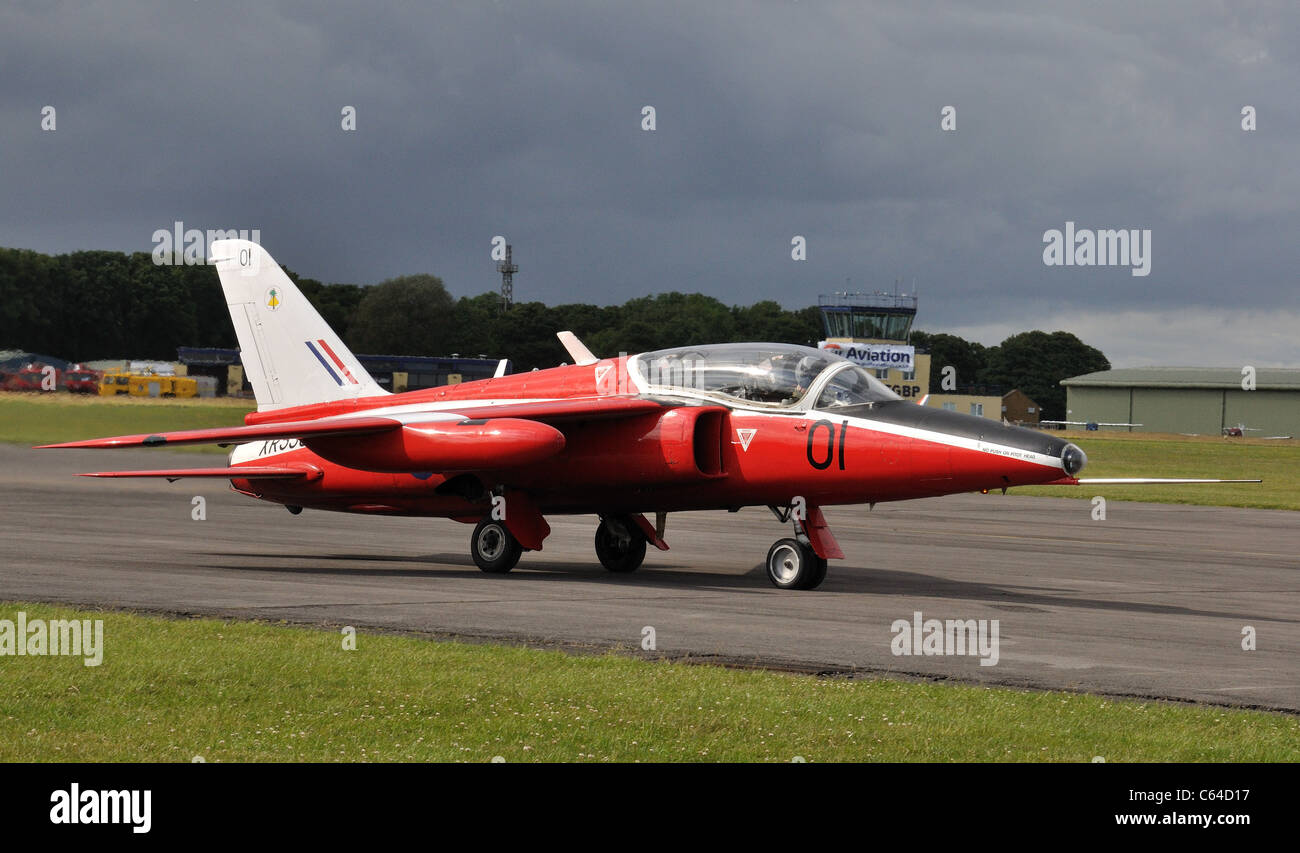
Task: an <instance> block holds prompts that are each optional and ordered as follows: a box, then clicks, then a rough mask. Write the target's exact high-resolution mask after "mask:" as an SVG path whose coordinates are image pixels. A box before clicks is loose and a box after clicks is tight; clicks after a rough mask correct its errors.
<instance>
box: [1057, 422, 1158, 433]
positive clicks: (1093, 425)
mask: <svg viewBox="0 0 1300 853" xmlns="http://www.w3.org/2000/svg"><path fill="white" fill-rule="evenodd" d="M1038 423H1039V424H1040V425H1042V426H1081V427H1083V428H1084V429H1085V430H1087V431H1088V432H1096V431H1097V428H1098V427H1140V426H1142V424H1112V423H1103V422H1099V421H1039V422H1038Z"/></svg>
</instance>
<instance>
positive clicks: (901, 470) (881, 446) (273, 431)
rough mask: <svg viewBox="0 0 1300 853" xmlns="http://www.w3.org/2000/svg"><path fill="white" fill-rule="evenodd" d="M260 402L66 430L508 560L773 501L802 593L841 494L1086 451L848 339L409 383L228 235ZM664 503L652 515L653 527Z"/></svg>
mask: <svg viewBox="0 0 1300 853" xmlns="http://www.w3.org/2000/svg"><path fill="white" fill-rule="evenodd" d="M212 256H213V259H212V262H213V263H215V265H216V267H217V272H218V274H219V276H220V279H221V286H222V289H223V290H224V291H225V296H226V302H227V303H228V305H229V309H230V316H231V319H232V321H233V322H234V326H235V331H236V334H237V335H238V338H239V345H240V349H241V358H242V361H243V365H244V370H245V372H246V374H247V376H248V378H249V381H250V382H251V383H252V386H253V390H254V392H255V394H256V397H257V411H256V412H253V413H250V414H249V415H248V416H247V417H246V418H245V424H246V425H245V426H242V427H232V428H228V429H200V430H187V431H183V432H172V433H162V434H156V435H131V436H120V437H116V438H101V439H94V440H89V441H76V442H70V443H67V444H55V445H46V446H47V447H76V448H111V447H140V446H143V447H173V446H179V445H186V444H221V445H231V444H233V445H237V446H236V447H235V449H234V451H233V452H232V453H231V455H230V464H229V466H228V467H221V468H187V469H177V470H155V471H111V472H100V473H95V474H88V475H86V476H91V477H165V478H167V479H168V480H175V479H178V478H181V477H214V478H220V479H229V480H230V482H231V485H232V487H233V488H234V489H235V491H238V492H240V493H242V494H245V495H248V496H249V497H253V498H259V499H261V500H265V501H271V502H274V503H279V504H284V505H285V506H286V507H287V508H288V510H289V511H290V512H291V513H294V514H297V513H299V512H301V511H302V510H303V508H309V509H321V510H335V511H340V512H356V513H375V514H385V515H414V516H435V517H445V518H451V519H455V520H456V521H460V522H464V523H467V524H474V525H475V528H474V533H473V535H472V536H471V537H470V551H471V553H472V555H473V557H474V562H475V563H476V564H477V565H478V566H479V568H481V569H482V570H483V571H485V572H508V571H510V569H512V568H513V567H514V566H515V565H516V563H517V562H518V561H519V557H520V554H521V552H522V551H524V550H541V548H542V543H543V542H544V541H545V539H546V537H547V535H548V534H549V533H550V526H549V525H548V524H547V523H546V518H545V517H546V515H548V514H549V515H554V514H566V515H569V514H588V513H591V514H595V515H597V516H599V518H600V523H599V525H598V527H597V529H596V543H595V545H596V556H597V557H598V558H599V560H600V562H601V564H602V565H604V566H605V568H607V569H609V570H610V571H611V572H630V571H633V570H635V569H636V568H637V567H638V566H639V565H640V564H641V562H642V560H643V559H644V557H645V552H646V546H647V544H651V545H654V546H655V547H656V548H658V549H660V550H667V548H668V545H667V544H666V543H665V541H664V527H665V520H666V516H667V514H668V513H669V512H680V511H685V510H723V509H725V510H729V511H732V512H734V511H736V510H738V509H740V508H741V507H743V506H767V507H769V508H770V509H771V510H772V512H773V513H774V514H775V515H776V516H777V518H778V519H779V520H780V521H781V522H782V523H791V524H792V525H793V528H794V531H793V536H791V537H789V538H784V539H781V540H779V541H777V542H776V544H774V545H773V546H772V547H771V549H770V550H769V551H768V554H767V573H768V577H769V579H770V580H771V582H772V583H773V584H775V585H776V586H778V587H780V588H783V589H813V588H815V587H817V586H818V585H819V584H821V582H822V580H823V579H824V578H825V576H826V561H827V560H828V559H831V558H842V557H843V556H844V554H843V553H842V552H841V550H840V546H839V545H838V544H837V543H836V541H835V538H834V536H832V534H831V531H830V529H829V528H828V527H827V524H826V519H825V517H824V515H823V514H822V510H821V508H822V507H824V506H829V505H833V504H872V505H874V504H876V503H879V502H881V501H900V500H909V499H912V498H924V497H932V496H936V495H946V494H952V493H954V492H970V491H983V490H989V489H1004V490H1005V489H1006V488H1008V487H1010V486H1022V485H1031V484H1040V483H1051V484H1060V485H1077V484H1079V483H1096V484H1100V483H1118V482H1126V483H1135V482H1224V481H1203V480H1178V481H1172V480H1159V481H1156V480H1141V481H1138V480H1125V481H1115V480H1079V479H1077V478H1076V475H1077V474H1078V473H1079V472H1080V471H1081V470H1082V469H1083V466H1084V463H1085V462H1086V461H1087V457H1086V456H1085V455H1084V453H1083V451H1082V450H1080V449H1079V448H1078V447H1076V446H1075V445H1073V444H1071V443H1069V442H1067V441H1063V440H1061V439H1059V438H1053V437H1051V436H1049V435H1047V434H1045V433H1042V432H1038V431H1035V430H1030V429H1022V428H1019V427H1014V426H1007V425H1004V424H1000V423H998V422H996V421H992V420H988V419H986V418H982V417H975V416H972V415H964V414H959V413H957V412H949V411H944V410H941V409H934V408H928V407H925V406H918V405H916V404H915V403H914V402H911V401H904V400H902V399H901V398H899V397H898V396H897V395H896V394H894V393H893V392H892V391H891V390H889V389H888V388H887V387H885V386H884V385H883V384H882V383H881V382H880V381H879V380H878V379H877V378H876V377H874V376H872V375H871V374H870V373H868V372H867V371H866V370H864V369H862V368H861V367H859V366H857V365H855V364H853V363H851V362H849V361H847V360H845V359H843V358H840V357H838V356H836V355H833V354H831V353H827V352H824V351H822V350H816V349H811V348H808V347H800V346H792V345H789V344H774V343H739V344H735V343H733V344H716V345H708V346H689V347H680V348H676V349H669V350H660V351H658V352H648V353H642V354H639V355H633V356H620V357H618V358H605V359H599V358H596V357H595V356H593V355H592V354H591V353H590V352H589V351H588V350H587V349H586V347H584V346H583V345H582V344H581V343H580V342H579V341H578V340H577V338H575V337H574V336H573V335H571V334H569V333H567V332H562V333H560V339H561V341H562V342H563V343H564V344H565V347H566V348H567V349H568V351H569V353H570V354H571V355H572V356H573V357H574V359H575V361H576V364H573V365H569V366H561V367H556V368H551V369H549V370H536V371H533V372H531V373H522V374H516V375H512V376H497V377H495V378H492V379H484V380H480V381H476V382H466V383H463V384H460V385H452V386H446V387H440V388H429V389H424V390H419V391H409V392H406V393H401V394H389V393H387V392H385V391H384V390H383V389H381V388H380V387H379V386H378V385H376V384H375V382H374V381H373V380H372V379H371V378H370V376H369V375H368V374H367V373H366V371H365V369H364V368H363V367H362V366H361V364H360V363H359V362H358V361H357V359H356V358H355V357H354V356H353V354H352V353H351V352H349V351H348V349H347V347H345V346H344V345H343V342H342V341H341V340H339V338H338V336H337V335H335V334H334V332H333V331H332V330H331V329H330V328H329V326H327V325H326V324H325V322H324V321H323V320H322V319H321V317H320V315H319V314H317V313H316V311H315V309H314V308H313V307H312V306H311V304H310V303H309V302H308V301H307V299H306V298H304V297H303V295H302V294H301V293H300V292H299V291H298V288H297V287H296V286H294V284H293V282H291V281H290V280H289V278H288V277H287V276H286V275H285V274H284V272H283V271H282V270H281V269H280V267H279V265H277V264H276V263H275V261H274V260H273V259H272V258H271V256H270V255H269V254H267V253H266V252H265V251H264V250H263V249H262V248H261V247H260V246H258V245H256V244H254V243H250V242H247V241H242V240H221V241H216V242H214V243H213V244H212ZM647 514H653V515H654V516H655V521H654V522H651V521H650V520H649V519H648V518H647Z"/></svg>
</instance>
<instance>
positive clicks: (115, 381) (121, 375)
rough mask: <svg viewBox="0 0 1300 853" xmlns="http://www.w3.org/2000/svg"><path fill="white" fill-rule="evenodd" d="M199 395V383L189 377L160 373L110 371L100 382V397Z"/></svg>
mask: <svg viewBox="0 0 1300 853" xmlns="http://www.w3.org/2000/svg"><path fill="white" fill-rule="evenodd" d="M198 393H199V383H198V382H197V381H196V380H194V379H192V378H191V377H189V376H164V375H162V374H159V373H132V372H131V371H128V370H121V369H118V370H109V371H107V372H105V373H104V376H103V378H101V379H100V380H99V395H100V396H101V397H115V396H117V395H118V394H129V395H130V396H132V397H194V396H197V395H198Z"/></svg>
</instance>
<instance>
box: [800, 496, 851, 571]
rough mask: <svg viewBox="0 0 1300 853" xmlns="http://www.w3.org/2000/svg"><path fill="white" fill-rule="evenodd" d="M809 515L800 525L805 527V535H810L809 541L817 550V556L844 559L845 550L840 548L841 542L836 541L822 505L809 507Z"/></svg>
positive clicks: (825, 558) (826, 558)
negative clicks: (823, 512)
mask: <svg viewBox="0 0 1300 853" xmlns="http://www.w3.org/2000/svg"><path fill="white" fill-rule="evenodd" d="M807 515H808V517H807V518H805V519H804V520H803V521H801V522H799V526H800V527H802V528H803V532H804V535H805V536H807V537H808V542H809V544H810V545H812V548H813V550H814V551H816V552H817V556H818V557H821V558H822V559H823V560H843V559H844V552H843V551H841V550H840V543H838V542H836V541H835V536H834V534H832V533H831V528H830V525H828V524H827V523H826V516H824V515H822V510H821V507H818V506H810V507H808V513H807Z"/></svg>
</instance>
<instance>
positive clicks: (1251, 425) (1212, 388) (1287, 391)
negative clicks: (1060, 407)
mask: <svg viewBox="0 0 1300 853" xmlns="http://www.w3.org/2000/svg"><path fill="white" fill-rule="evenodd" d="M1254 373H1255V375H1254V389H1253V390H1245V387H1244V386H1247V385H1249V384H1250V383H1249V381H1248V379H1249V377H1248V376H1247V375H1245V370H1244V369H1243V368H1235V367H1125V368H1117V369H1114V370H1102V371H1098V372H1097V373H1086V374H1084V375H1082V376H1075V377H1072V378H1070V379H1062V380H1061V384H1062V385H1064V386H1065V389H1066V410H1067V418H1068V419H1070V420H1076V421H1096V422H1110V423H1131V424H1141V425H1142V426H1140V427H1128V428H1127V429H1129V431H1131V432H1171V433H1196V434H1199V435H1219V434H1222V433H1223V432H1224V431H1225V430H1229V429H1233V428H1236V427H1242V428H1244V429H1246V430H1249V431H1248V432H1246V433H1245V434H1246V435H1258V436H1273V435H1297V434H1300V370H1298V369H1294V368H1270V367H1261V368H1259V369H1257V370H1255V372H1254Z"/></svg>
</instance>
